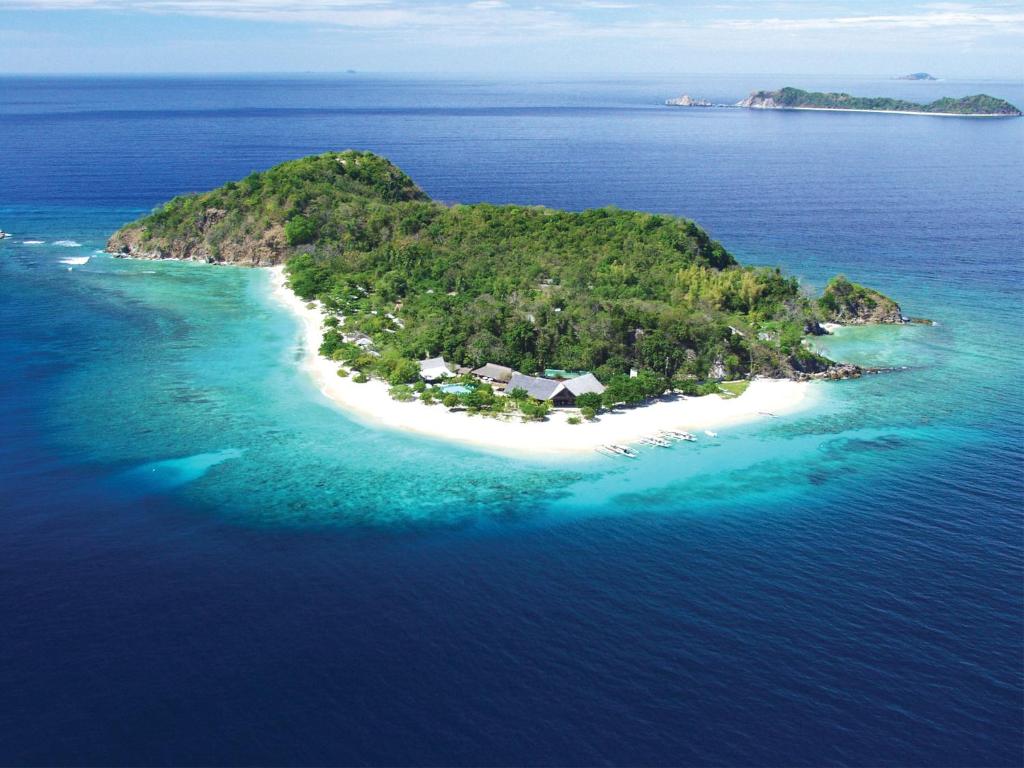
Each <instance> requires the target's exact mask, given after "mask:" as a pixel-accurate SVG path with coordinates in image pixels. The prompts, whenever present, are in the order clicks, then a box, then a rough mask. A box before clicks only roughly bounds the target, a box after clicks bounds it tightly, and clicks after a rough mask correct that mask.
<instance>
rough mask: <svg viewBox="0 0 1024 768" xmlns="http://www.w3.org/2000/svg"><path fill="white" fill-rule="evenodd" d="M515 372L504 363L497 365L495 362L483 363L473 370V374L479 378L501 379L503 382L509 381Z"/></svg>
mask: <svg viewBox="0 0 1024 768" xmlns="http://www.w3.org/2000/svg"><path fill="white" fill-rule="evenodd" d="M513 373H514V371H513V370H512V369H511V368H508V367H506V366H504V365H495V364H494V363H487V364H486V365H481V366H480V367H479V368H477V369H476V370H475V371H473V375H474V376H476V377H477V378H479V379H490V380H491V381H500V382H502V383H507V382H508V381H509V379H511V378H512V374H513ZM524 389H525V387H524Z"/></svg>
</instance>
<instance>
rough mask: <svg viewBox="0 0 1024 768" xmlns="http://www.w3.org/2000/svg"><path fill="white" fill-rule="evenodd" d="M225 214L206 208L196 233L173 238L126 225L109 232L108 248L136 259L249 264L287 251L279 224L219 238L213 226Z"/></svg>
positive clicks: (266, 262)
mask: <svg viewBox="0 0 1024 768" xmlns="http://www.w3.org/2000/svg"><path fill="white" fill-rule="evenodd" d="M225 215H226V212H225V211H222V210H219V209H216V208H210V209H207V210H206V211H204V212H203V215H202V216H201V217H200V218H199V220H198V221H197V222H196V232H195V234H193V235H192V236H190V237H176V238H172V239H163V238H150V237H149V236H148V233H147V232H146V229H145V227H142V226H132V225H129V226H127V227H124V228H122V229H120V230H118V231H117V232H115V233H114V234H113V235H112V236H111V238H110V239H109V240H108V241H107V252H108V253H110V254H112V255H113V256H120V257H131V258H135V259H179V260H182V261H202V262H206V263H209V264H237V265H243V266H252V267H270V266H274V265H275V264H280V263H283V262H284V261H285V259H287V257H288V256H289V255H290V253H291V250H292V249H291V248H289V246H288V242H287V240H286V238H285V234H284V227H282V226H281V225H280V224H275V225H273V226H271V227H270V228H269V229H267V230H266V231H264V232H261V233H259V234H251V233H247V234H238V235H235V236H233V237H232V238H230V239H228V238H225V239H220V240H218V239H217V238H216V233H215V228H216V226H217V224H218V223H220V221H221V220H222V219H223V218H224V216H225Z"/></svg>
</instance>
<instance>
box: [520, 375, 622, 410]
mask: <svg viewBox="0 0 1024 768" xmlns="http://www.w3.org/2000/svg"><path fill="white" fill-rule="evenodd" d="M513 389H523V390H525V391H526V394H527V395H529V396H530V397H532V398H533V399H534V400H542V401H548V400H550V401H551V404H552V405H554V406H555V407H556V408H571V407H572V406H574V405H576V396H577V395H582V394H584V393H585V392H596V393H597V394H601V393H602V392H604V385H602V384H601V382H600V381H598V380H597V377H596V376H594V374H592V373H586V374H584V375H583V376H577V377H576V378H575V379H569V381H564V382H563V381H554V380H553V379H542V378H540V377H538V376H526V375H524V374H522V373H513V374H512V377H511V379H509V382H508V384H507V385H506V386H505V391H506V392H511V391H512V390H513Z"/></svg>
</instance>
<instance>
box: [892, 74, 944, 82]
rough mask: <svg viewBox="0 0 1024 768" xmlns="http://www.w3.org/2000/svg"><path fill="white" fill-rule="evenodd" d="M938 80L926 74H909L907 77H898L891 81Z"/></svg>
mask: <svg viewBox="0 0 1024 768" xmlns="http://www.w3.org/2000/svg"><path fill="white" fill-rule="evenodd" d="M938 79H939V78H937V77H935V76H933V75H929V74H928V73H927V72H911V73H910V74H909V75H899V76H898V77H894V78H893V80H938Z"/></svg>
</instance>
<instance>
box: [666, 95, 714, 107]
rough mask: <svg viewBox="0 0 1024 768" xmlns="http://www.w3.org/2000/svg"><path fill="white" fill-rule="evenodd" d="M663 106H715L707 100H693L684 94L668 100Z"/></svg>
mask: <svg viewBox="0 0 1024 768" xmlns="http://www.w3.org/2000/svg"><path fill="white" fill-rule="evenodd" d="M665 104H667V105H668V106H670V107H713V106H715V105H714V104H712V103H711V102H710V101H708V100H707V99H695V98H693V97H692V96H690V95H689V94H686V93H684V94H683V95H682V96H679V97H677V98H674V99H668V100H667V101H666V102H665Z"/></svg>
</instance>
